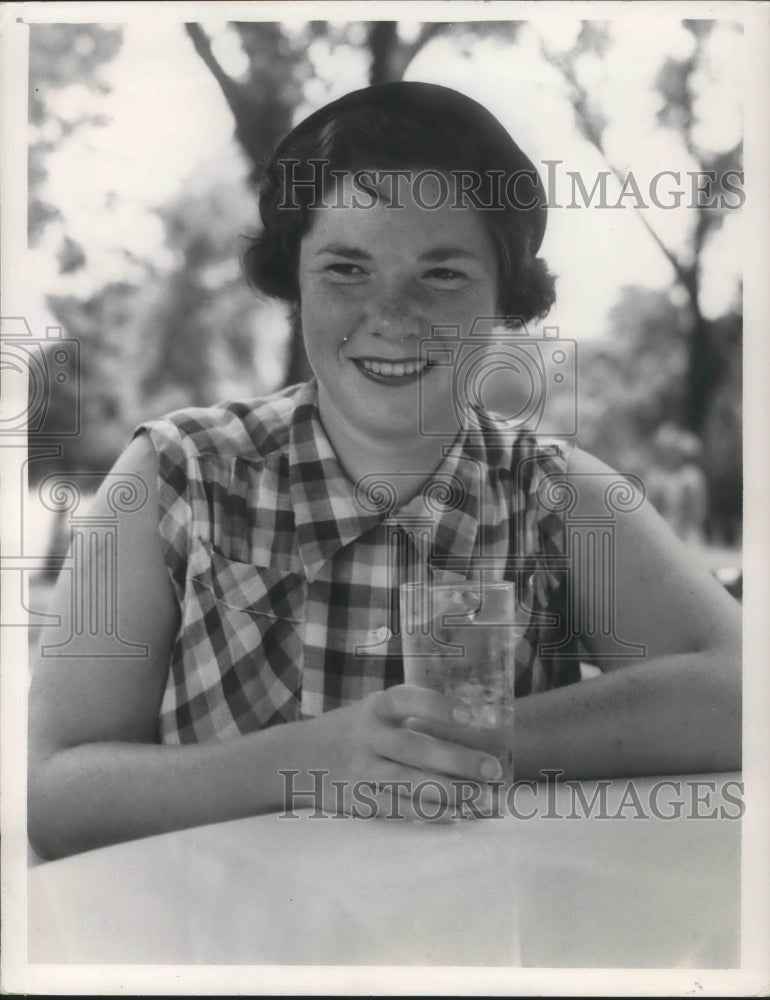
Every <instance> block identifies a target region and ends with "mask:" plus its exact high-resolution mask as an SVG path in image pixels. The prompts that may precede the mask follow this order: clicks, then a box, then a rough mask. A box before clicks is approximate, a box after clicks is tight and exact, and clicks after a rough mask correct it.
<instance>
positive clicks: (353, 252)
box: [316, 243, 371, 260]
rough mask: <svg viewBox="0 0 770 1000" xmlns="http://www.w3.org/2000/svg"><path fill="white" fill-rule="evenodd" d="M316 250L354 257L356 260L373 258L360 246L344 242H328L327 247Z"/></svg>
mask: <svg viewBox="0 0 770 1000" xmlns="http://www.w3.org/2000/svg"><path fill="white" fill-rule="evenodd" d="M316 252H317V253H319V254H321V253H334V254H337V255H338V256H340V257H352V258H353V259H354V260H371V256H370V255H369V254H368V253H367V252H366V251H365V250H360V249H359V248H358V247H351V246H347V245H346V244H344V243H328V244H327V245H326V246H325V247H321V248H320V249H319V250H317V251H316Z"/></svg>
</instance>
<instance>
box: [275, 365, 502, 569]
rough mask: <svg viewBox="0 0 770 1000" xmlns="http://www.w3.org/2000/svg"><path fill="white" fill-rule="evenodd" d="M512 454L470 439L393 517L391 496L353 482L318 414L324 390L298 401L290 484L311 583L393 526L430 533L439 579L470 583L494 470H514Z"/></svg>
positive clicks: (305, 391)
mask: <svg viewBox="0 0 770 1000" xmlns="http://www.w3.org/2000/svg"><path fill="white" fill-rule="evenodd" d="M507 451H508V449H506V448H504V447H503V448H500V447H499V445H498V444H497V443H493V442H491V441H484V442H478V441H477V440H476V439H475V438H472V437H471V436H470V435H469V434H468V433H467V432H462V433H461V434H460V435H458V437H457V438H456V439H455V441H454V443H453V444H452V445H450V446H448V447H447V449H446V452H445V455H444V458H443V460H442V462H441V464H440V466H439V467H438V469H437V470H436V472H435V473H434V474H433V475H432V476H431V477H430V479H429V480H428V482H427V483H426V484H425V485H424V486H423V487H422V489H421V490H420V491H419V493H418V494H417V495H416V496H415V497H413V498H412V499H411V500H410V501H409V502H408V503H406V504H403V505H402V506H401V507H397V508H395V509H391V510H389V509H388V505H387V489H386V488H384V487H383V488H382V489H381V490H378V489H377V487H376V477H372V480H371V486H370V489H368V490H364V489H361V488H359V489H358V490H357V489H356V487H355V486H354V485H353V484H352V483H351V482H350V480H349V479H348V477H347V476H346V475H345V473H344V471H343V470H342V467H341V466H340V464H339V461H338V459H337V456H336V454H335V452H334V449H333V448H332V446H331V443H330V442H329V439H328V438H327V436H326V434H325V432H324V429H323V426H322V424H321V419H320V415H319V412H318V395H317V383H316V382H315V380H314V379H313V380H311V381H310V382H308V383H307V384H306V385H305V386H303V387H302V388H301V389H300V390H299V392H298V394H297V397H296V405H295V408H294V413H293V416H292V422H291V427H290V431H289V449H288V457H289V481H290V492H291V503H292V507H293V510H294V523H295V530H296V538H297V547H298V550H299V557H300V561H301V563H302V566H303V569H304V571H305V574H306V576H307V578H308V580H311V581H312V580H313V579H314V578H315V577H316V576H317V574H318V572H319V570H320V568H321V567H322V566H323V564H324V563H326V562H327V561H328V560H329V559H331V558H332V557H333V556H334V555H335V554H336V553H337V552H338V551H339V550H340V549H341V548H343V546H345V545H348V544H349V543H350V542H353V541H355V540H356V539H357V538H360V537H361V535H363V534H364V533H365V532H367V531H369V530H370V529H371V528H373V527H375V526H376V525H378V524H380V523H381V522H383V521H387V523H388V524H394V525H396V524H397V525H399V526H401V527H402V528H403V529H405V530H406V531H407V532H409V531H419V530H420V529H422V530H423V531H424V530H426V529H428V530H430V532H431V537H432V551H431V567H432V570H433V575H434V578H438V579H443V578H446V579H447V580H448V581H449V580H452V579H456V578H458V577H466V576H467V574H468V568H469V565H470V562H471V559H472V556H473V553H474V551H475V547H476V544H477V538H478V533H479V532H478V528H479V519H480V516H481V508H482V503H483V497H484V496H485V482H486V477H487V475H488V469H489V465H490V464H493V465H502V466H506V467H509V466H510V454H507Z"/></svg>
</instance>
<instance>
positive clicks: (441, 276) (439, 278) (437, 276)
mask: <svg viewBox="0 0 770 1000" xmlns="http://www.w3.org/2000/svg"><path fill="white" fill-rule="evenodd" d="M425 277H426V278H428V279H430V280H431V281H436V282H438V283H439V284H445V285H456V284H460V283H461V282H463V281H465V280H466V276H465V275H464V274H463V272H462V271H455V270H453V269H452V268H451V267H434V268H431V270H430V271H427V272H426V274H425Z"/></svg>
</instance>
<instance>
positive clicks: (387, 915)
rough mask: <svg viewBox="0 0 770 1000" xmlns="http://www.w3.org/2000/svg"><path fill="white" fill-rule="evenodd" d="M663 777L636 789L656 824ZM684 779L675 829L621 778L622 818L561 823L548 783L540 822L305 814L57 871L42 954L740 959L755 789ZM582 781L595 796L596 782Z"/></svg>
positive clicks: (147, 843)
mask: <svg viewBox="0 0 770 1000" xmlns="http://www.w3.org/2000/svg"><path fill="white" fill-rule="evenodd" d="M659 780H662V779H652V778H644V779H635V781H634V790H635V791H636V793H637V796H638V799H639V801H640V802H641V803H642V805H643V807H644V811H645V813H647V814H648V815H650V814H651V810H650V808H649V802H650V795H651V794H652V789H653V786H654V785H655V783H656V781H659ZM669 780H671V781H674V782H679V789H677V788H676V786H674V788H671V787H664V788H663V789H662V790H661V792H660V794H659V801H658V808H659V811H662V812H664V813H673V812H674V811H675V810H674V803H675V801H684V802H685V803H686V804H685V806H684V807H683V809H682V815H681V816H680V817H679V818H678V819H660V818H655V817H654V816H651V818H647V819H642V818H638V816H637V815H636V813H637V808H636V806H635V805H634V803H633V801H631V802H630V804H629V801H630V800H629V794H630V793H629V792H628V782H627V781H626V780H625V779H623V780H618V781H615V782H613V783H612V784H611V787H610V788H609V793H608V800H607V801H608V807H607V809H606V810H605V813H608V814H609V815H613V814H614V813H616V812H617V809H618V806H619V804H620V803H621V802H622V801H623V798H624V796H625V801H626V807H625V809H624V810H623V815H624V816H625V818H616V819H611V818H603V819H601V818H597V817H596V815H595V814H594V815H593V817H592V818H576V819H566V818H564V817H565V816H567V815H568V814H569V813H570V812H571V811H573V810H572V801H573V798H574V793H573V791H571V790H570V788H569V787H568V786H567V785H561V786H559V787H558V788H557V789H556V793H557V794H556V798H555V800H553V803H552V807H551V809H550V812H551V814H552V815H551V816H548V815H547V813H548V812H549V810H548V807H547V803H546V798H545V792H546V789H545V786H540V787H539V788H538V791H537V795H538V798H537V799H535V798H534V797H533V792H532V791H531V790H530V789H526V788H525V789H522V790H521V792H520V794H518V795H517V798H516V800H515V801H516V806H517V809H518V810H519V811H520V812H521V813H528V812H531V811H532V808H533V806H534V804H535V802H538V803H539V804H540V805H539V815H538V816H537V817H536V818H533V819H527V820H525V819H521V818H515V817H513V816H511V815H506V816H505V818H503V819H487V820H481V821H465V822H463V821H460V822H455V823H452V824H449V825H444V826H439V825H435V824H427V823H407V822H398V821H387V820H351V819H332V818H311V815H310V812H309V811H299V810H298V812H297V818H294V819H290V818H280V817H279V815H277V814H275V815H268V816H261V817H255V818H251V819H245V820H238V821H235V822H229V823H220V824H215V825H212V826H207V827H199V828H196V829H192V830H186V831H182V832H179V833H172V834H166V835H163V836H159V837H151V838H147V839H144V840H137V841H133V842H130V843H126V844H121V845H117V846H115V847H109V848H103V849H101V850H98V851H90V852H87V853H85V854H81V855H77V856H75V857H71V858H67V859H64V860H61V861H57V862H53V863H49V864H43V865H40V866H38V867H36V868H32V869H31V870H30V872H29V938H28V940H29V961H30V962H31V963H49V962H55V963H94V964H106V963H120V964H129V963H153V964H167V963H168V964H193V963H210V964H231V963H232V964H244V965H245V964H263V963H264V964H292V965H297V964H326V965H348V964H350V965H391V964H393V965H484V966H541V967H590V966H593V967H602V968H615V967H631V968H730V967H735V966H737V965H739V963H740V954H739V923H740V827H741V824H740V822H739V820H738V819H735V818H726V817H727V816H737V815H738V813H739V807H738V806H736V805H735V799H736V798H737V796H738V795H739V787H738V781H739V778H738V776H736V775H712V776H689V777H686V778H685V777H683V778H674V779H669ZM709 780H710V781H711V782H712V783H713V785H715V786H716V792H712V791H711V788H712V787H713V785H711V786H710V785H704V784H703V782H706V781H709ZM694 781H699V782H701V784H700V785H698V786H694V785H693V784H692V782H694ZM581 788H582V790H583V792H584V794H586V795H587V797H588V800H589V801H590V798H591V795H592V794H593V793H594V792H595V790H596V783H594V782H584V783H582V786H581ZM698 789H699V795H700V802H699V803H696V804H693V802H694V799H695V798H696V794H695V792H696V790H698ZM725 793H726V794H725ZM720 808H722V809H723V810H724V811H725V817H723V818H721V819H720V818H692V817H691V814H692V813H693V812H694V811H697V812H698V813H700V814H701V815H702V816H704V817H709V816H712V815H713V814H714V813H715V812H716V815H717V816H718V814H719V810H720ZM595 809H598V803H597V805H596V807H595ZM578 812H580V809H578ZM554 813H556V815H555V816H554V815H553V814H554ZM688 814H689V815H688Z"/></svg>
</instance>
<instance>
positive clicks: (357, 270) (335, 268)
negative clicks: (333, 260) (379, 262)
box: [326, 261, 366, 278]
mask: <svg viewBox="0 0 770 1000" xmlns="http://www.w3.org/2000/svg"><path fill="white" fill-rule="evenodd" d="M326 270H327V272H328V273H330V274H332V275H334V276H335V277H338V278H359V277H361V275H363V274H366V272H365V271H364V269H363V268H362V267H360V266H359V265H358V264H346V263H344V262H342V261H340V262H338V263H337V264H330V265H329V266H328V267H327V268H326Z"/></svg>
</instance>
